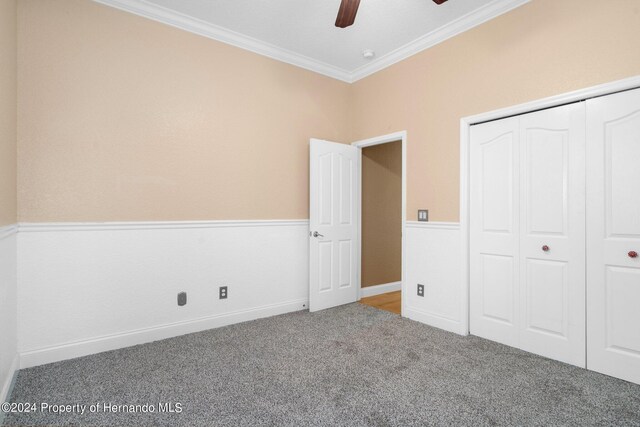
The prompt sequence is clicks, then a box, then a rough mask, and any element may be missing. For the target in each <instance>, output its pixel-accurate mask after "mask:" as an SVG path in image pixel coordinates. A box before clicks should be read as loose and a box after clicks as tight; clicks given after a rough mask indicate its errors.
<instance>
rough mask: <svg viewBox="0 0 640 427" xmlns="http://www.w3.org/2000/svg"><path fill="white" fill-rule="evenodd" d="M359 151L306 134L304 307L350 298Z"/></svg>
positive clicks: (355, 294) (353, 282) (354, 278)
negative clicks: (306, 269) (307, 180)
mask: <svg viewBox="0 0 640 427" xmlns="http://www.w3.org/2000/svg"><path fill="white" fill-rule="evenodd" d="M359 154H360V151H359V150H358V149H357V148H356V147H352V146H350V145H345V144H338V143H335V142H328V141H320V140H317V139H312V140H311V147H310V164H309V167H310V185H311V187H310V192H309V197H310V210H309V226H310V227H309V230H310V232H309V272H310V278H309V287H310V288H309V310H310V311H317V310H323V309H325V308H329V307H335V306H338V305H342V304H348V303H351V302H355V301H356V300H357V299H358V285H357V256H356V255H357V252H356V251H357V246H356V245H357V241H358V240H357V236H358V224H357V220H356V219H357V213H358V205H357V203H356V195H357V185H358V181H357V176H358V174H357V172H358V171H357V169H358V156H359Z"/></svg>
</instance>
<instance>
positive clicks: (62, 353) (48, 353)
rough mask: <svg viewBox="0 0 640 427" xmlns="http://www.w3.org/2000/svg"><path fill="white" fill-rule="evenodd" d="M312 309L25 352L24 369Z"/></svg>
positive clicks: (300, 305)
mask: <svg viewBox="0 0 640 427" xmlns="http://www.w3.org/2000/svg"><path fill="white" fill-rule="evenodd" d="M308 306H309V302H308V300H306V299H299V300H293V301H287V302H283V303H278V304H271V305H264V306H260V307H255V308H250V309H247V310H239V311H235V312H232V313H225V314H220V315H215V316H207V317H202V318H199V319H194V320H189V321H185V322H176V323H171V324H166V325H162V326H156V327H152V328H146V329H138V330H133V331H129V332H124V333H121V334H114V335H108V336H102V337H97V338H93V339H89V340H83V341H77V342H72V343H67V344H63V345H59V346H53V347H47V348H42V349H38V350H32V351H25V352H21V353H20V368H21V369H24V368H29V367H32V366H38V365H44V364H47V363H53V362H59V361H61V360H67V359H73V358H76V357H82V356H87V355H90V354H96V353H101V352H104V351H110V350H116V349H119V348H124V347H130V346H134V345H138V344H145V343H148V342H152V341H158V340H163V339H166V338H173V337H176V336H180V335H185V334H190V333H194V332H201V331H204V330H207V329H214V328H219V327H222V326H228V325H232V324H236V323H241V322H247V321H250V320H256V319H261V318H264V317H270V316H276V315H279V314H285V313H290V312H294V311H300V310H305V309H306V307H308Z"/></svg>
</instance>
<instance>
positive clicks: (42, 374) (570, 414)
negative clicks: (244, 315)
mask: <svg viewBox="0 0 640 427" xmlns="http://www.w3.org/2000/svg"><path fill="white" fill-rule="evenodd" d="M11 401H13V402H48V403H52V404H54V403H57V404H61V403H64V404H74V403H81V404H87V405H89V404H92V403H96V402H100V403H104V402H111V403H114V404H144V403H154V404H157V403H158V402H178V403H180V404H181V405H182V412H181V413H158V412H157V411H156V412H155V413H146V414H145V413H142V414H140V413H138V414H127V413H108V414H106V413H102V412H101V413H97V414H87V413H85V415H77V414H76V415H70V414H61V415H55V414H43V413H41V412H36V413H31V414H22V415H17V414H9V415H8V416H7V418H6V419H5V425H11V426H13V425H20V426H22V425H83V426H84V425H86V426H125V425H126V426H139V425H140V426H142V425H144V426H152V425H153V426H156V425H157V426H165V425H166V426H168V425H171V426H254V425H267V426H346V425H349V426H365V425H366V426H387V425H389V426H418V425H420V426H423V425H438V426H445V425H468V426H482V425H539V426H549V425H566V426H591V425H597V426H605V425H612V426H640V386H638V385H634V384H630V383H627V382H625V381H620V380H616V379H614V378H610V377H607V376H604V375H600V374H597V373H594V372H589V371H587V370H584V369H579V368H575V367H572V366H569V365H565V364H563V363H559V362H555V361H552V360H548V359H545V358H542V357H538V356H534V355H532V354H529V353H525V352H522V351H519V350H516V349H513V348H509V347H505V346H503V345H500V344H496V343H493V342H490V341H486V340H483V339H480V338H476V337H461V336H457V335H454V334H451V333H448V332H444V331H441V330H438V329H435V328H431V327H428V326H425V325H423V324H420V323H416V322H413V321H410V320H407V319H402V318H400V317H399V316H396V315H394V314H391V313H388V312H385V311H380V310H377V309H375V308H371V307H366V306H363V305H360V304H351V305H347V306H343V307H339V308H335V309H331V310H326V311H323V312H319V313H308V312H298V313H292V314H286V315H282V316H277V317H272V318H269V319H262V320H257V321H253V322H248V323H243V324H238V325H233V326H229V327H225V328H220V329H214V330H210V331H206V332H201V333H196V334H191V335H185V336H181V337H178V338H173V339H168V340H163V341H158V342H154V343H150V344H145V345H139V346H136V347H130V348H126V349H122V350H116V351H111V352H106V353H102V354H97V355H93V356H87V357H82V358H78V359H74V360H68V361H64V362H59V363H54V364H50V365H46V366H40V367H36V368H31V369H25V370H22V371H20V373H19V375H18V378H17V381H16V384H15V388H14V390H13V394H12V396H11ZM87 411H88V409H87Z"/></svg>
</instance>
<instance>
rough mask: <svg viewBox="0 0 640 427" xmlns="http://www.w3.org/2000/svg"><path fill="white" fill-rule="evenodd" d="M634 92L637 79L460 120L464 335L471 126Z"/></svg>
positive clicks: (639, 84)
mask: <svg viewBox="0 0 640 427" xmlns="http://www.w3.org/2000/svg"><path fill="white" fill-rule="evenodd" d="M636 88H640V75H637V76H633V77H629V78H626V79H622V80H616V81H613V82H610V83H605V84H601V85H597V86H591V87H588V88H584V89H579V90H576V91H573V92H567V93H563V94H560V95H556V96H551V97H548V98H543V99H538V100H535V101H530V102H525V103H523V104H518V105H514V106H511V107H507V108H501V109H498V110H493V111H489V112H486V113H481V114H476V115H473V116H467V117H463V118H461V119H460V231H461V233H460V235H461V240H462V242H461V243H462V245H461V248H462V253H461V254H460V255H461V260H462V266H461V267H462V285H461V287H462V305H463V307H462V313H463V319H462V324H463V325H466V332H465V333H464V335H468V334H469V328H470V323H469V307H470V302H471V301H470V299H469V295H470V283H471V282H470V277H469V270H470V265H469V261H470V254H469V244H470V234H469V233H470V230H469V219H470V212H469V204H470V203H469V198H470V196H471V194H470V191H469V187H470V183H469V168H470V165H471V164H470V159H469V151H470V134H471V126H472V125H476V124H480V123H484V122H488V121H492V120H498V119H504V118H507V117H511V116H517V115H521V114H526V113H531V112H534V111H538V110H543V109H547V108H553V107H558V106H560V105H565V104H570V103H573V102H579V101H586V100H587V99H590V98H596V97H599V96H605V95H610V94H612V93H616V92H622V91H625V90H630V89H636ZM587 298H588V295H587ZM463 327H464V326H463Z"/></svg>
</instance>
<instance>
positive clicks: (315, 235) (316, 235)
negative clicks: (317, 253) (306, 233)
mask: <svg viewBox="0 0 640 427" xmlns="http://www.w3.org/2000/svg"><path fill="white" fill-rule="evenodd" d="M313 237H324V236H323V235H322V234H320V233H318V232H317V231H314V232H313Z"/></svg>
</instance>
